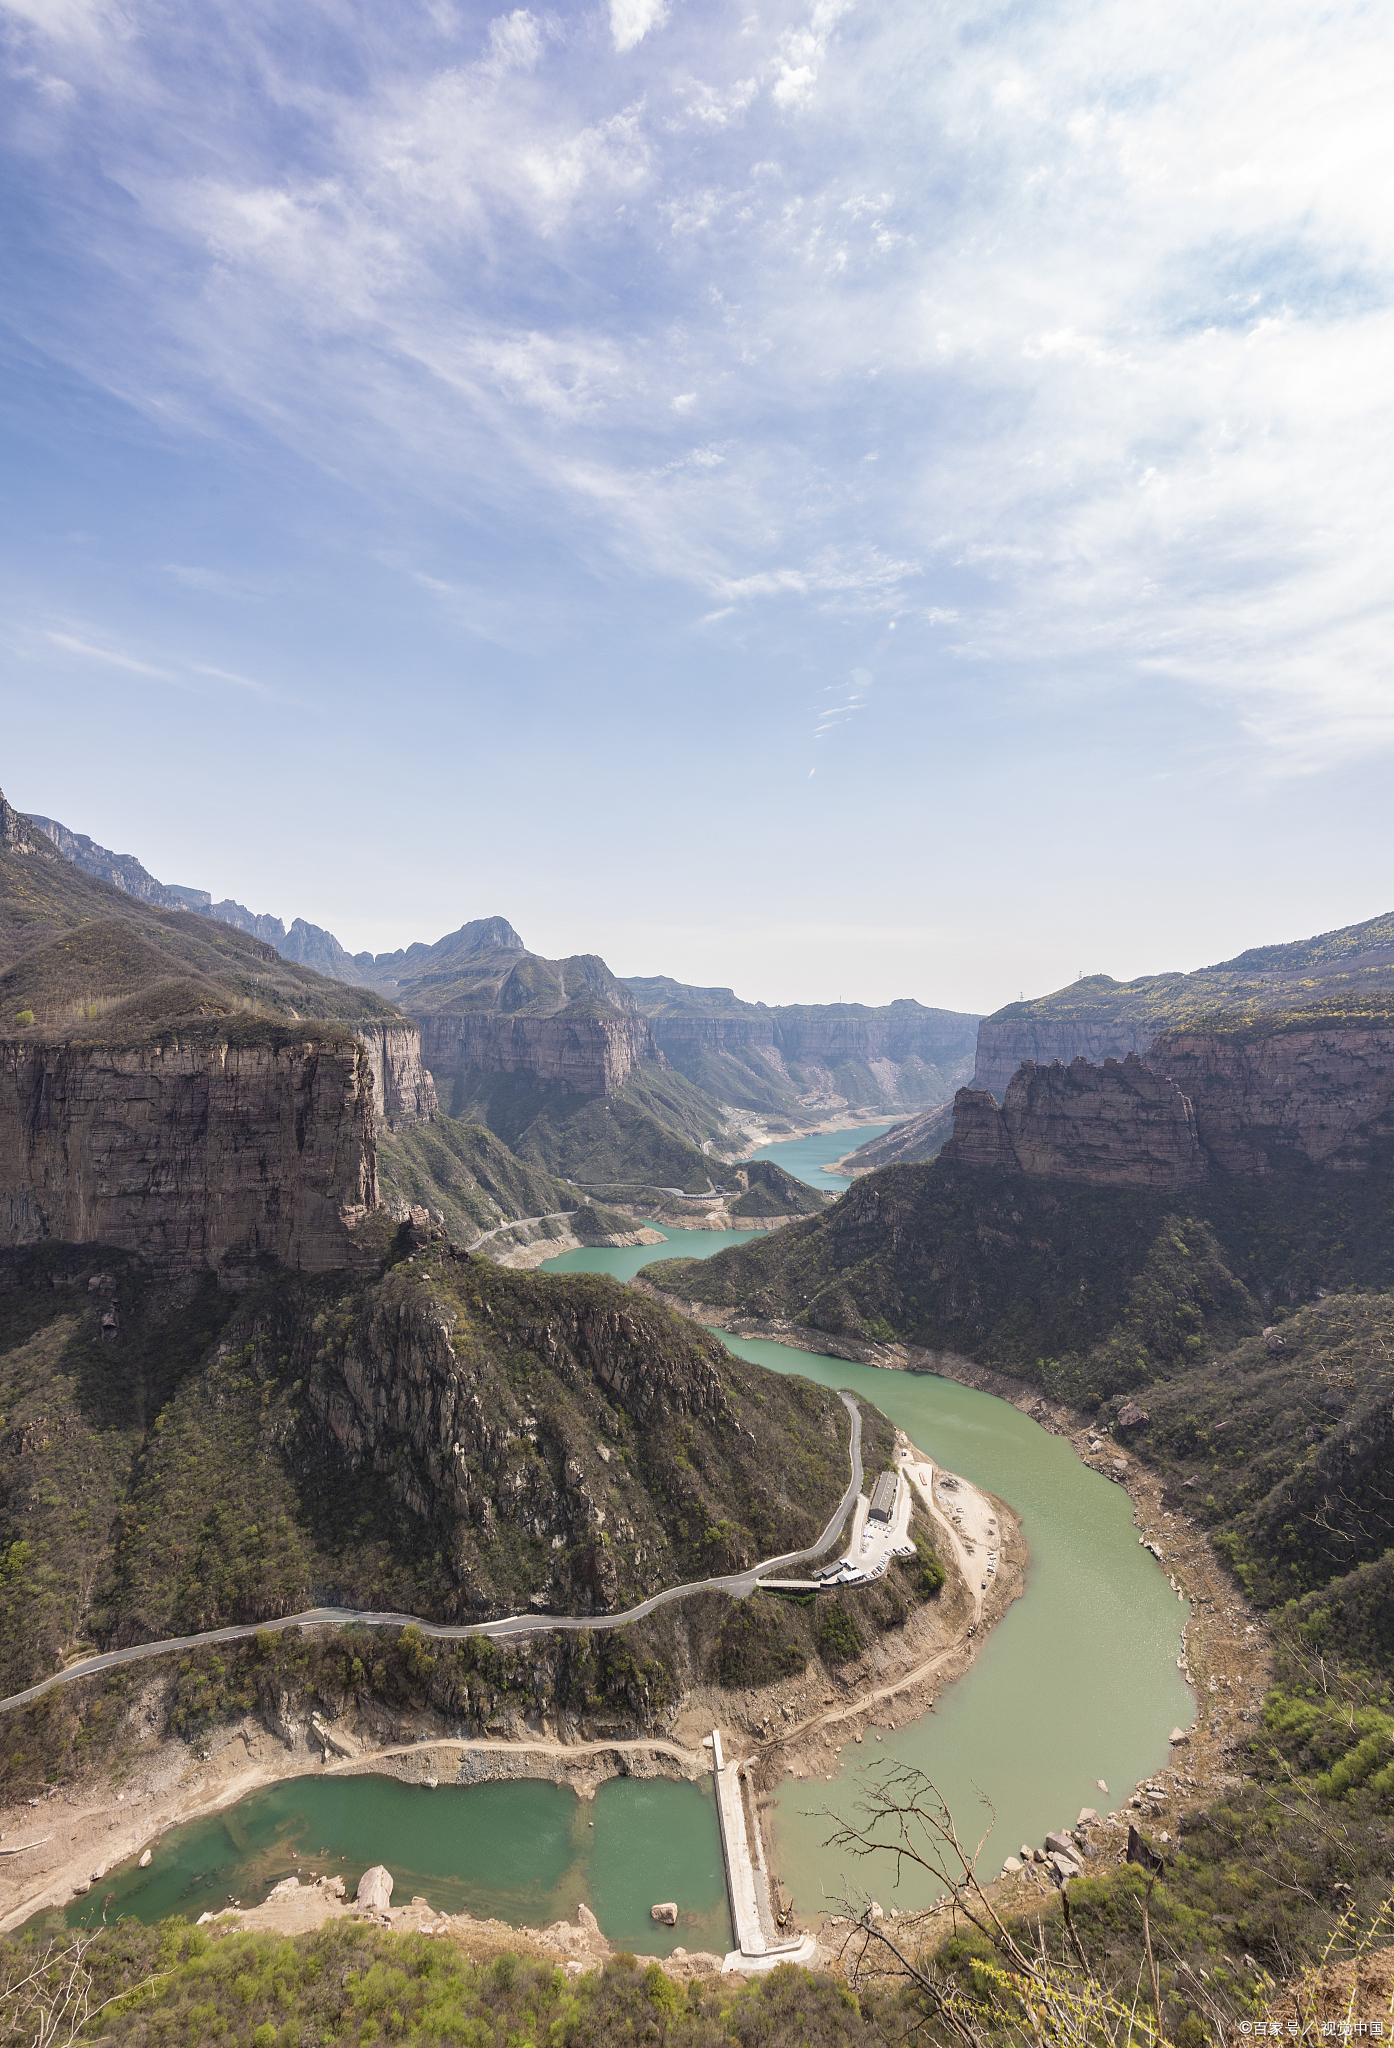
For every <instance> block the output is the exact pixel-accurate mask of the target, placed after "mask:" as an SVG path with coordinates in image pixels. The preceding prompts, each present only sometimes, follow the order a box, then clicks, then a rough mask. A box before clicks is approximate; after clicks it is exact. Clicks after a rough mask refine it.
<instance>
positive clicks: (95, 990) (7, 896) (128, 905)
mask: <svg viewBox="0 0 1394 2048" xmlns="http://www.w3.org/2000/svg"><path fill="white" fill-rule="evenodd" d="M239 1014H240V1015H242V1016H243V1017H244V1018H248V1019H250V1018H252V1017H262V1018H270V1019H280V1020H282V1021H288V1020H303V1019H322V1020H346V1019H354V1020H359V1019H369V1018H371V1019H384V1020H386V1019H393V1018H396V1017H397V1016H398V1014H399V1013H398V1012H397V1011H396V1010H395V1009H394V1008H393V1007H392V1005H391V1004H390V1003H387V1002H384V1001H383V999H382V998H381V997H380V996H375V995H373V994H371V993H370V992H369V991H368V990H366V989H359V988H347V987H345V986H344V985H343V984H342V983H341V982H337V981H331V980H329V979H328V978H327V977H326V976H324V975H322V974H316V973H315V972H314V970H313V969H312V968H308V967H301V966H298V965H297V964H296V963H295V962H294V961H290V960H283V959H282V958H281V957H280V955H279V954H278V953H277V952H276V951H275V949H274V948H273V947H271V946H267V945H263V944H262V942H261V941H260V940H259V939H255V938H250V937H249V936H248V935H247V934H246V933H244V932H239V931H235V930H233V929H232V927H231V926H228V925H222V924H216V923H213V922H211V921H210V920H209V919H208V918H205V917H199V916H197V915H196V914H195V913H193V912H192V911H179V910H168V909H159V908H156V907H154V906H153V905H151V904H148V903H144V902H142V901H141V900H140V899H139V898H138V897H135V896H130V895H128V894H126V892H125V891H124V890H121V889H118V888H114V887H113V886H112V885H111V884H109V883H107V882H102V881H98V880H97V879H95V878H94V877H93V876H90V875H86V874H84V873H83V872H82V871H81V869H80V868H77V867H74V866H73V864H72V863H71V862H70V861H68V860H65V859H64V858H63V856H62V855H61V854H60V853H58V852H57V851H56V850H55V849H54V847H53V846H52V845H51V844H50V842H49V840H48V839H47V838H46V837H45V836H44V834H43V833H42V832H40V831H39V829H38V827H37V826H34V825H32V824H31V823H30V822H29V820H28V819H26V818H24V817H22V816H21V815H20V814H19V813H18V812H16V811H14V810H12V809H11V807H10V806H9V805H8V804H7V803H6V802H5V800H4V797H3V796H0V1034H3V1035H4V1036H5V1037H15V1036H17V1037H20V1038H24V1037H26V1036H37V1037H41V1038H43V1037H47V1036H50V1035H52V1034H53V1033H54V1032H61V1033H62V1034H63V1036H64V1037H65V1038H72V1037H78V1038H96V1039H99V1040H101V1039H105V1040H112V1039H116V1040H120V1041H122V1042H125V1041H126V1040H128V1039H131V1038H135V1039H141V1038H145V1037H147V1036H149V1035H150V1033H151V1032H152V1031H153V1030H154V1029H156V1028H157V1027H158V1026H159V1025H160V1024H162V1023H165V1022H169V1021H173V1020H176V1019H178V1020H183V1019H197V1018H214V1017H224V1016H233V1015H239Z"/></svg>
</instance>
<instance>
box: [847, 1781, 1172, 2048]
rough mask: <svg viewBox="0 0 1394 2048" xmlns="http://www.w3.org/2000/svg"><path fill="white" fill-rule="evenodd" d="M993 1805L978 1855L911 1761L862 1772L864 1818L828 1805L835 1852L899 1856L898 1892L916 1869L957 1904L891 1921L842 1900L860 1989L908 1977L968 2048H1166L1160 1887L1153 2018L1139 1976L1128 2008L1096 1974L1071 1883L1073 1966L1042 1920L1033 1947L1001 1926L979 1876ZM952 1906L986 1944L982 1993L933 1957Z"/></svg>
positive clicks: (937, 2027) (853, 1898) (941, 2028)
mask: <svg viewBox="0 0 1394 2048" xmlns="http://www.w3.org/2000/svg"><path fill="white" fill-rule="evenodd" d="M984 1803H985V1804H986V1805H987V1806H988V1809H989V1812H990V1814H991V1820H990V1821H989V1824H988V1827H987V1829H986V1830H985V1831H984V1833H983V1835H982V1838H981V1839H980V1840H979V1842H978V1843H977V1845H976V1847H975V1848H974V1849H973V1850H972V1851H971V1852H970V1851H969V1850H968V1849H966V1848H965V1847H964V1846H963V1844H962V1842H961V1841H960V1840H959V1835H958V1829H957V1827H956V1826H955V1824H954V1818H953V1815H952V1814H951V1813H950V1811H949V1809H948V1806H947V1805H946V1804H945V1802H944V1800H943V1799H942V1797H941V1796H940V1794H939V1792H938V1791H937V1789H936V1788H935V1786H934V1784H933V1783H932V1782H931V1780H930V1779H929V1778H927V1777H926V1776H925V1774H924V1773H923V1771H918V1770H916V1769H914V1768H913V1766H911V1765H908V1764H899V1763H894V1762H888V1763H885V1764H880V1765H877V1766H875V1767H873V1768H872V1769H870V1770H868V1771H867V1772H866V1773H865V1774H864V1776H863V1778H862V1795H861V1797H860V1798H859V1799H858V1800H857V1802H856V1804H855V1806H854V1807H853V1813H854V1815H855V1816H856V1817H855V1818H854V1819H852V1820H842V1819H840V1818H839V1817H838V1816H837V1815H835V1814H833V1813H832V1812H831V1811H830V1809H829V1808H827V1807H824V1808H823V1812H824V1814H825V1815H826V1816H827V1818H828V1819H829V1820H831V1821H833V1822H835V1824H836V1825H835V1828H834V1832H833V1833H832V1834H831V1835H830V1836H829V1837H828V1840H827V1842H826V1843H825V1847H828V1848H834V1849H843V1850H846V1851H847V1852H848V1854H849V1855H852V1856H855V1857H857V1858H866V1857H876V1858H878V1859H882V1858H889V1859H890V1861H891V1863H892V1865H893V1866H894V1872H895V1883H896V1884H897V1885H898V1884H899V1882H900V1879H901V1876H902V1874H903V1873H904V1872H905V1870H906V1868H907V1866H908V1867H909V1868H910V1869H911V1870H912V1871H919V1872H922V1873H923V1874H924V1875H926V1876H928V1877H931V1878H933V1879H935V1880H936V1881H937V1882H938V1884H940V1885H941V1886H942V1887H943V1891H944V1894H945V1895H946V1898H947V1907H945V1904H944V1902H943V1901H941V1902H940V1903H939V1904H938V1905H937V1906H935V1907H933V1908H931V1909H930V1910H929V1911H928V1912H924V1913H911V1914H904V1915H901V1916H900V1917H899V1918H898V1919H896V1920H895V1921H894V1922H892V1923H889V1924H888V1923H887V1922H886V1921H885V1920H883V1919H877V1918H874V1917H873V1912H872V1901H871V1898H870V1895H869V1894H867V1893H861V1894H856V1895H850V1894H849V1895H848V1896H846V1897H844V1899H843V1901H842V1903H843V1904H844V1906H845V1907H846V1909H847V1910H848V1912H849V1913H850V1914H851V1917H852V1920H853V1922H854V1925H853V1927H852V1930H851V1932H850V1933H849V1934H848V1936H847V1937H846V1939H845V1940H844V1942H843V1946H842V1960H843V1963H844V1965H845V1967H846V1968H847V1971H848V1974H849V1976H850V1977H851V1979H852V1982H853V1983H854V1984H855V1983H857V1982H858V1981H859V1979H861V1978H864V1977H867V1976H871V1975H888V1976H893V1977H897V1976H898V1977H900V1978H902V1979H903V1980H904V1982H905V1984H906V1986H907V1988H908V1989H909V1990H910V1991H911V1992H912V1994H913V1995H914V1997H915V1998H916V1999H917V2001H918V2002H919V2003H921V2004H922V2006H923V2009H924V2017H925V2020H926V2022H927V2023H928V2026H929V2031H930V2034H931V2037H934V2036H937V2037H939V2038H941V2039H943V2038H946V2039H949V2040H953V2041H958V2042H962V2043H963V2044H964V2048H983V2044H985V2043H986V2042H987V2041H989V2040H990V2039H993V2040H997V2041H1001V2040H1002V2039H1004V2038H1005V2039H1007V2040H1020V2041H1027V2040H1030V2041H1033V2042H1036V2043H1039V2044H1041V2048H1047V2044H1050V2048H1055V2044H1059V2048H1159V2044H1160V2043H1161V2042H1162V2041H1163V2040H1164V2039H1165V2036H1164V2034H1163V2032H1162V2030H1161V2026H1160V2024H1159V2019H1158V2015H1159V2013H1160V2010H1161V2000H1160V1996H1159V1991H1158V1983H1157V1968H1156V1963H1155V1959H1154V1957H1153V1953H1152V1934H1151V1917H1150V1911H1149V1908H1150V1905H1151V1898H1152V1885H1151V1884H1149V1885H1148V1887H1147V1891H1146V1895H1145V1898H1144V1899H1143V1901H1142V1915H1143V1934H1144V1939H1145V1943H1146V1955H1147V1966H1148V1969H1149V1973H1150V1977H1151V1991H1152V2005H1151V2010H1148V2008H1147V2006H1146V2005H1145V2004H1143V2002H1142V1995H1141V1994H1142V1979H1141V1974H1139V1980H1138V1984H1137V1987H1136V1988H1135V1990H1134V1993H1133V1997H1132V1999H1131V2002H1126V2001H1124V2000H1123V1999H1121V1998H1119V1997H1118V1996H1117V1995H1116V1994H1115V1993H1114V1992H1112V1991H1111V1990H1110V1989H1109V1988H1108V1987H1107V1986H1106V1985H1104V1984H1103V1983H1102V1982H1101V1981H1100V1980H1099V1978H1098V1977H1097V1976H1096V1974H1095V1972H1094V1971H1093V1969H1092V1968H1091V1967H1090V1964H1089V1960H1088V1958H1087V1956H1086V1955H1085V1952H1084V1947H1083V1944H1082V1943H1081V1941H1080V1938H1079V1935H1078V1933H1077V1932H1076V1930H1075V1925H1074V1921H1073V1918H1072V1916H1071V1913H1070V1900H1069V1890H1068V1887H1062V1889H1061V1892H1060V1905H1061V1911H1062V1914H1063V1917H1064V1926H1065V1934H1066V1938H1067V1940H1068V1943H1069V1948H1070V1952H1071V1955H1072V1957H1073V1961H1072V1962H1071V1963H1062V1962H1061V1961H1060V1960H1059V1959H1058V1958H1056V1957H1053V1956H1051V1955H1050V1954H1049V1953H1048V1951H1047V1947H1046V1942H1045V1936H1044V1930H1043V1928H1042V1926H1041V1925H1040V1923H1039V1922H1038V1923H1037V1927H1036V1933H1035V1941H1034V1943H1032V1942H1031V1940H1030V1938H1029V1936H1028V1935H1027V1934H1026V1933H1025V1930H1024V1929H1023V1928H1022V1927H1021V1926H1020V1925H1019V1924H1016V1923H1014V1922H1012V1921H1009V1920H1004V1919H1003V1917H1002V1915H1001V1914H1000V1913H999V1911H998V1909H997V1906H996V1904H995V1903H994V1901H993V1900H992V1899H991V1898H990V1897H989V1895H988V1893H987V1891H986V1889H985V1888H984V1886H983V1885H982V1883H981V1882H980V1880H979V1878H978V1873H977V1863H978V1859H979V1857H980V1856H981V1854H982V1852H983V1849H984V1847H985V1845H986V1842H987V1838H988V1835H989V1834H990V1833H991V1832H992V1825H993V1823H994V1822H995V1821H996V1818H997V1816H996V1812H995V1810H994V1809H993V1808H992V1806H991V1802H990V1801H985V1802H984ZM945 1910H947V1912H948V1914H949V1915H950V1924H951V1926H952V1927H954V1928H957V1926H958V1925H959V1923H960V1920H961V1921H962V1922H964V1923H966V1925H967V1926H968V1927H970V1928H972V1929H973V1930H974V1931H975V1932H976V1933H977V1934H978V1935H979V1936H980V1937H981V1940H982V1943H983V1953H981V1954H980V1955H978V1956H975V1957H974V1958H973V1959H972V1975H973V1978H974V1985H975V1988H974V1991H973V1992H968V1991H965V1990H964V1989H963V1987H962V1985H961V1984H960V1983H959V1982H958V1981H957V1980H956V1978H955V1977H954V1976H953V1975H952V1974H950V1973H949V1972H948V1971H945V1970H944V1969H942V1968H941V1967H940V1966H939V1964H938V1963H937V1962H936V1960H935V1958H934V1956H933V1954H932V1952H930V1950H929V1949H928V1946H927V1940H926V1937H927V1936H928V1934H929V1933H930V1923H931V1922H934V1923H935V1926H936V1928H937V1927H938V1925H939V1923H940V1922H941V1920H942V1916H943V1913H944V1912H945Z"/></svg>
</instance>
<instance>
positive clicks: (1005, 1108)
mask: <svg viewBox="0 0 1394 2048" xmlns="http://www.w3.org/2000/svg"><path fill="white" fill-rule="evenodd" d="M1391 1141H1394V1026H1390V1025H1387V1024H1386V1025H1379V1024H1370V1025H1368V1026H1366V1027H1363V1028H1345V1029H1343V1028H1341V1027H1340V1026H1338V1025H1336V1024H1334V1023H1324V1022H1315V1023H1312V1024H1310V1025H1309V1026H1303V1027H1302V1028H1293V1026H1292V1024H1287V1025H1284V1024H1283V1023H1281V1022H1275V1023H1274V1024H1273V1025H1272V1026H1271V1027H1270V1028H1263V1027H1259V1028H1257V1029H1255V1030H1252V1031H1247V1030H1243V1029H1232V1030H1226V1029H1217V1030H1215V1031H1209V1032H1201V1031H1190V1032H1166V1033H1163V1034H1162V1035H1161V1036H1160V1037H1158V1038H1157V1039H1156V1041H1155V1042H1154V1043H1153V1045H1152V1046H1151V1047H1150V1049H1149V1050H1148V1052H1147V1054H1146V1057H1145V1058H1143V1059H1139V1058H1138V1056H1137V1054H1136V1053H1130V1054H1129V1055H1128V1057H1127V1058H1126V1059H1125V1060H1122V1061H1118V1060H1113V1059H1107V1060H1105V1061H1104V1062H1103V1063H1102V1065H1100V1066H1094V1065H1091V1064H1090V1062H1089V1061H1087V1060H1084V1059H1076V1060H1073V1061H1072V1062H1071V1063H1070V1065H1069V1066H1068V1067H1067V1066H1064V1065H1062V1064H1061V1062H1059V1061H1058V1060H1057V1061H1056V1062H1055V1063H1054V1064H1053V1065H1052V1066H1049V1067H1040V1066H1037V1065H1036V1064H1035V1063H1034V1062H1032V1061H1029V1060H1028V1061H1027V1062H1026V1063H1025V1064H1024V1065H1023V1066H1021V1067H1020V1068H1019V1069H1018V1070H1017V1072H1016V1073H1015V1074H1014V1075H1013V1076H1012V1078H1011V1080H1010V1081H1009V1082H1008V1083H1007V1088H1006V1095H1005V1100H1004V1102H1003V1105H1002V1107H1001V1108H1000V1109H999V1108H998V1107H997V1105H996V1103H995V1101H994V1100H993V1097H992V1095H991V1094H990V1093H989V1092H988V1091H987V1090H986V1089H968V1088H965V1089H961V1090H960V1092H959V1094H958V1096H957V1097H956V1098H955V1101H954V1131H953V1137H952V1138H951V1139H950V1140H949V1142H948V1144H946V1145H945V1146H944V1149H943V1152H942V1154H941V1155H940V1156H941V1157H942V1158H943V1160H944V1161H945V1163H946V1164H947V1165H950V1166H953V1165H957V1166H982V1167H997V1168H1001V1169H1004V1170H1006V1171H1008V1172H1013V1173H1029V1174H1035V1175H1039V1176H1041V1177H1043V1178H1046V1179H1056V1180H1062V1179H1063V1180H1077V1181H1080V1182H1082V1183H1086V1184H1088V1185H1091V1186H1094V1187H1110V1186H1114V1187H1138V1188H1164V1187H1185V1186H1188V1185H1193V1184H1194V1183H1195V1182H1196V1181H1197V1180H1199V1179H1200V1178H1201V1177H1202V1175H1203V1174H1205V1173H1206V1172H1207V1171H1210V1170H1216V1171H1219V1172H1221V1173H1224V1174H1231V1175H1234V1176H1236V1177H1237V1178H1239V1179H1242V1180H1256V1179H1258V1178H1260V1177H1261V1176H1263V1175H1265V1174H1267V1173H1271V1172H1274V1171H1277V1170H1279V1169H1281V1168H1284V1167H1290V1166H1293V1165H1296V1164H1308V1165H1312V1166H1321V1167H1327V1168H1331V1169H1334V1170H1337V1171H1344V1172H1361V1171H1364V1170H1367V1169H1368V1168H1369V1167H1370V1166H1372V1165H1374V1164H1378V1163H1383V1162H1384V1161H1386V1160H1387V1158H1388V1157H1389V1150H1390V1143H1391Z"/></svg>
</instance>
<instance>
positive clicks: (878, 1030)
mask: <svg viewBox="0 0 1394 2048" xmlns="http://www.w3.org/2000/svg"><path fill="white" fill-rule="evenodd" d="M625 986H626V987H627V988H629V989H630V990H631V991H632V992H633V994H634V995H635V996H636V997H637V999H638V1002H639V1006H640V1008H641V1009H642V1010H643V1011H644V1012H645V1014H646V1015H647V1016H648V1017H649V1019H650V1021H651V1022H652V1025H653V1032H654V1038H655V1041H656V1043H657V1044H658V1046H659V1047H660V1049H661V1050H662V1051H663V1052H664V1053H666V1054H667V1056H668V1058H669V1059H670V1060H671V1061H672V1063H673V1065H674V1066H675V1067H676V1068H677V1070H678V1072H679V1073H681V1074H684V1075H685V1076H686V1077H687V1078H688V1080H690V1081H693V1082H695V1083H696V1084H697V1085H698V1086H699V1087H701V1088H705V1089H707V1090H708V1091H709V1092H710V1093H712V1094H714V1095H716V1096H718V1097H719V1098H720V1099H721V1100H723V1101H726V1102H732V1103H735V1104H737V1105H738V1106H739V1107H742V1108H749V1109H757V1110H777V1109H785V1110H788V1109H791V1108H793V1107H794V1105H795V1104H796V1102H798V1101H799V1100H800V1099H803V1100H805V1101H809V1100H811V1099H816V1100H817V1101H819V1102H823V1103H833V1104H837V1105H841V1104H843V1103H857V1104H859V1105H879V1104H884V1105H885V1106H887V1107H891V1108H899V1107H907V1108H918V1107H921V1106H923V1105H926V1104H932V1103H938V1102H943V1101H946V1100H947V1099H948V1097H949V1095H950V1094H951V1093H952V1091H953V1089H954V1088H955V1087H956V1086H957V1085H958V1084H959V1083H960V1082H961V1081H964V1080H966V1079H967V1077H968V1074H969V1072H970V1071H971V1066H972V1060H973V1046H974V1033H975V1026H976V1024H977V1019H976V1017H974V1016H969V1015H965V1014H962V1013H960V1012H958V1011H955V1010H934V1009H927V1008H926V1007H925V1006H924V1005H923V1004H921V1003H917V1002H910V1001H900V1002H894V1003H886V1004H884V1005H882V1006H881V1007H880V1008H872V1007H869V1006H868V1005H866V1004H863V1003H793V1004H782V1005H777V1006H775V1007H773V1008H769V1007H767V1006H766V1005H765V1004H764V1003H747V1002H742V1001H741V1000H740V998H739V997H737V996H736V995H735V994H734V992H733V991H732V990H731V989H728V988H696V987H689V986H688V985H687V984H685V983H682V982H677V981H674V980H672V979H671V977H669V976H667V975H651V976H648V977H644V978H638V977H636V978H632V979H630V980H628V981H627V982H626V984H625Z"/></svg>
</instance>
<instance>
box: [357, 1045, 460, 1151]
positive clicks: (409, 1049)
mask: <svg viewBox="0 0 1394 2048" xmlns="http://www.w3.org/2000/svg"><path fill="white" fill-rule="evenodd" d="M354 1032H355V1035H356V1036H357V1038H358V1041H359V1043H360V1044H361V1045H362V1047H363V1049H364V1051H365V1052H366V1054H367V1056H368V1067H369V1071H370V1072H371V1074H372V1077H373V1102H374V1106H375V1107H376V1110H377V1113H378V1115H379V1117H381V1118H382V1119H383V1120H384V1122H385V1123H386V1124H387V1125H388V1127H389V1129H391V1130H394V1131H395V1130H397V1129H399V1128H400V1127H401V1126H402V1125H403V1124H420V1123H425V1122H427V1121H428V1120H429V1118H431V1117H433V1116H434V1115H435V1114H436V1111H437V1109H438V1108H439V1107H440V1105H439V1103H438V1102H437V1100H436V1084H435V1081H434V1080H433V1079H432V1077H431V1075H430V1074H429V1073H428V1071H427V1069H426V1065H425V1062H424V1061H423V1059H422V1057H421V1033H420V1032H419V1031H418V1030H417V1028H416V1026H415V1025H414V1024H407V1023H401V1024H387V1023H381V1024H380V1023H377V1022H372V1023H362V1024H355V1026H354Z"/></svg>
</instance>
